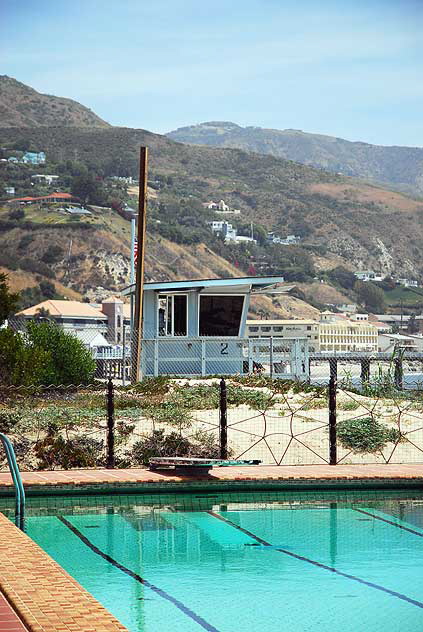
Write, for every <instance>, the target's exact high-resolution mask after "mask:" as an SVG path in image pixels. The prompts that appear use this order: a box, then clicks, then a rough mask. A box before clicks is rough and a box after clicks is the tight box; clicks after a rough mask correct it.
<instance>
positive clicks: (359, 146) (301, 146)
mask: <svg viewBox="0 0 423 632" xmlns="http://www.w3.org/2000/svg"><path fill="white" fill-rule="evenodd" d="M166 136H167V137H168V138H171V139H172V140H175V141H177V142H182V143H188V144H195V145H208V146H212V147H232V148H236V149H242V150H244V151H253V152H256V153H261V154H268V155H272V156H275V157H277V158H284V159H285V160H294V161H295V162H299V163H301V164H305V165H308V166H312V167H316V168H320V169H326V170H328V171H332V172H334V173H340V174H342V175H346V176H351V177H355V178H360V179H362V180H366V181H368V182H371V183H372V184H380V185H383V186H389V187H391V188H394V189H396V190H399V191H403V192H405V193H409V194H412V195H418V196H421V197H423V148H421V147H404V146H401V145H373V144H371V143H366V142H363V141H349V140H345V139H343V138H339V137H336V136H329V135H327V134H315V133H309V132H304V131H302V130H296V129H289V128H288V129H283V130H278V129H270V128H262V127H257V126H247V127H242V126H240V125H238V124H237V123H233V122H231V121H208V122H205V123H199V124H197V125H191V126H185V127H181V128H178V129H177V130H173V131H171V132H168V133H167V134H166Z"/></svg>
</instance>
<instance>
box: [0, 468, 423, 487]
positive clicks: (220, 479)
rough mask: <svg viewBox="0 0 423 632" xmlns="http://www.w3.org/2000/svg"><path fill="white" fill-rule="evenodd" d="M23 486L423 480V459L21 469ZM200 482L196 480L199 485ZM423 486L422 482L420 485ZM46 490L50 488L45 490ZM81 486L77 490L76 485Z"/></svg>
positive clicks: (0, 475)
mask: <svg viewBox="0 0 423 632" xmlns="http://www.w3.org/2000/svg"><path fill="white" fill-rule="evenodd" d="M22 480H23V483H24V486H25V487H26V488H27V489H28V491H31V490H37V489H38V490H42V489H43V488H48V487H50V486H52V487H56V488H57V487H64V488H66V487H67V486H72V487H74V486H76V487H84V490H86V489H87V488H88V487H89V488H91V487H92V491H95V488H96V487H97V486H98V491H99V493H101V492H102V491H104V489H103V488H104V486H107V485H110V486H111V487H116V488H119V487H120V486H124V485H126V484H128V485H130V486H131V487H134V490H135V489H136V488H137V487H138V486H140V488H141V489H142V491H145V489H146V487H144V485H146V484H147V487H148V490H149V491H150V492H155V491H159V490H160V491H161V490H162V489H163V488H166V487H168V486H169V487H171V488H172V489H173V490H174V489H175V487H177V485H175V483H176V484H178V483H182V484H183V488H184V489H189V487H190V484H192V485H195V484H198V483H201V482H204V483H206V484H216V486H217V487H218V486H219V484H220V483H231V482H233V483H248V482H249V481H251V482H254V483H263V484H265V483H270V482H279V483H280V484H281V485H283V483H284V482H285V483H295V482H300V483H303V484H304V483H310V484H313V483H315V484H318V483H320V482H321V483H322V484H324V483H331V482H333V483H335V484H336V483H337V482H339V483H342V482H345V483H346V482H357V483H360V482H366V483H367V484H371V483H372V481H374V482H375V483H381V482H382V483H383V482H390V481H398V482H403V483H404V484H405V485H406V484H407V482H409V483H411V482H414V483H419V482H421V483H422V485H423V463H419V464H407V465H393V464H387V465H386V464H371V465H336V466H333V465H282V466H277V465H257V466H243V467H215V468H213V469H212V470H210V472H209V473H208V474H207V473H195V474H186V473H181V472H176V471H174V470H168V471H160V472H158V471H155V472H150V471H149V470H148V469H141V468H139V469H135V468H132V469H126V470H123V469H122V470H119V469H116V470H107V469H98V470H68V471H64V470H55V471H43V472H22ZM195 486H197V485H195ZM5 487H6V488H8V487H12V479H11V476H10V474H9V473H8V472H0V493H1V490H2V488H3V490H4V488H5ZM225 487H226V485H225ZM181 488H182V485H181ZM422 489H423V487H422ZM45 491H46V492H47V489H46V490H45ZM75 491H76V492H77V491H78V490H77V489H76V490H75Z"/></svg>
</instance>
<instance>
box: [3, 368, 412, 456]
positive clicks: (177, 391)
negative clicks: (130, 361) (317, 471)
mask: <svg viewBox="0 0 423 632" xmlns="http://www.w3.org/2000/svg"><path fill="white" fill-rule="evenodd" d="M341 362H342V361H341ZM341 362H340V361H339V359H333V358H332V359H331V361H330V362H328V371H329V383H328V381H327V380H326V382H325V383H324V384H314V383H310V382H308V381H299V380H290V379H276V377H274V378H271V377H266V376H264V375H262V374H260V373H251V374H248V375H246V376H242V375H235V376H232V377H228V378H226V379H220V378H216V377H208V378H198V377H196V378H179V379H175V378H168V377H164V376H161V377H157V378H147V379H145V380H143V381H142V382H141V383H138V384H134V385H130V386H127V387H124V388H123V387H121V386H117V385H116V384H115V383H114V381H113V380H112V379H108V380H106V381H103V382H101V381H99V382H97V383H96V384H94V385H89V386H66V387H63V386H50V387H45V386H42V387H41V386H38V387H13V386H7V387H6V386H0V432H4V433H5V434H7V435H8V436H10V438H11V439H12V441H13V443H14V445H15V450H16V452H17V457H18V460H19V463H20V466H21V467H22V468H23V469H71V468H75V467H76V468H81V467H131V466H142V465H145V464H147V463H148V459H149V457H152V456H186V455H189V456H204V457H222V458H226V456H228V457H231V458H246V459H259V460H261V461H262V463H264V464H273V465H303V464H324V463H327V464H331V465H336V464H354V463H420V462H423V389H422V388H421V382H420V379H419V378H418V377H417V378H416V379H415V380H414V381H413V382H411V380H410V379H408V376H409V374H410V375H418V371H411V370H410V369H411V368H412V367H413V368H415V369H418V370H420V366H421V360H420V359H418V360H415V361H414V364H413V362H412V361H411V360H410V358H408V359H407V360H404V358H403V357H402V358H394V359H393V360H392V361H391V362H390V363H389V364H387V366H386V367H385V366H380V365H378V364H377V362H378V360H377V359H374V360H373V361H371V360H369V359H368V358H366V359H365V362H364V363H363V364H361V365H360V371H361V372H360V375H359V376H358V377H357V380H356V379H355V377H354V376H351V374H350V373H347V375H346V376H345V375H344V374H343V372H344V365H343V364H342V363H341ZM406 378H407V379H406ZM0 458H1V457H0ZM0 464H1V466H5V459H4V460H3V462H1V461H0Z"/></svg>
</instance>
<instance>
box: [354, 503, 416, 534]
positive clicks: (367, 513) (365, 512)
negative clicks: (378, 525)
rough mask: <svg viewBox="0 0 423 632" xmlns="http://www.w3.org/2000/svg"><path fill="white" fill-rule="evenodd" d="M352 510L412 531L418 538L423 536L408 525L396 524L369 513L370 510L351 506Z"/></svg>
mask: <svg viewBox="0 0 423 632" xmlns="http://www.w3.org/2000/svg"><path fill="white" fill-rule="evenodd" d="M352 510H353V511H358V513H362V514H365V515H366V516H371V517H372V518H375V519H376V520H381V521H382V522H386V523H387V524H390V525H392V526H393V527H397V529H402V530H403V531H408V532H409V533H414V535H418V536H419V537H420V538H423V533H419V532H418V531H415V530H414V529H411V528H410V527H405V526H404V525H402V524H398V523H397V522H393V521H392V520H388V519H387V518H382V516H377V515H376V514H372V513H370V511H366V510H365V509H356V508H355V507H353V508H352Z"/></svg>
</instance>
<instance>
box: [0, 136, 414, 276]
mask: <svg viewBox="0 0 423 632" xmlns="http://www.w3.org/2000/svg"><path fill="white" fill-rule="evenodd" d="M16 142H19V143H20V144H21V145H22V144H23V145H25V146H26V148H28V149H33V150H38V151H40V150H41V149H43V150H44V151H45V152H46V153H47V160H48V161H49V162H51V163H52V166H51V167H48V168H49V170H50V171H49V172H50V173H52V172H53V173H54V169H56V167H55V164H57V163H63V161H65V165H66V164H67V162H69V160H71V161H75V160H77V161H79V162H82V163H84V164H86V165H87V166H88V167H89V168H90V169H91V170H93V172H94V173H98V174H101V175H99V176H98V177H99V178H102V177H104V176H105V175H112V174H119V175H128V174H131V175H133V176H136V174H137V169H138V151H139V146H140V145H144V144H145V145H148V146H149V148H150V165H149V180H150V182H151V184H152V186H153V187H155V189H156V200H155V202H154V204H152V205H151V209H150V214H151V216H152V217H154V221H157V220H158V221H159V222H160V224H158V225H155V229H154V230H155V231H156V232H157V231H158V232H160V233H161V235H162V236H164V237H166V238H170V239H171V240H172V241H175V240H176V241H178V239H177V238H176V232H178V231H179V235H180V238H179V239H180V240H182V242H184V241H186V236H187V234H188V233H189V231H190V227H191V226H192V225H193V224H197V225H202V226H203V228H202V235H201V237H200V238H199V239H198V238H197V237H196V238H195V239H194V241H195V240H196V241H198V240H199V241H202V240H203V239H204V235H205V232H204V231H206V232H207V228H206V224H205V220H206V214H205V213H204V210H203V209H202V208H201V202H205V201H207V200H210V199H215V200H216V199H217V200H219V199H224V200H225V201H226V202H227V203H228V204H229V205H230V206H232V207H234V208H238V209H240V210H241V214H240V216H239V220H236V221H237V222H238V223H240V224H243V225H244V226H245V225H249V222H251V221H253V222H255V223H257V224H261V225H262V226H263V227H264V228H265V229H267V230H273V231H275V232H277V233H278V234H280V235H282V236H283V235H286V234H297V235H300V236H301V237H302V240H301V246H302V247H304V248H308V251H309V253H310V254H311V255H312V257H313V258H314V260H315V262H316V263H318V265H317V268H318V269H319V270H323V271H324V270H325V269H328V268H330V267H333V266H332V264H331V261H332V260H333V259H334V258H335V259H336V260H337V261H338V265H339V263H343V264H344V265H345V266H346V267H348V268H349V269H352V270H354V269H363V268H373V269H375V270H381V271H382V272H383V273H385V274H396V275H397V276H400V277H401V276H403V277H412V278H418V279H422V278H423V265H422V263H421V260H422V256H421V255H422V243H423V201H422V202H419V201H416V200H415V199H412V198H410V197H407V196H406V195H403V194H400V193H394V192H392V191H387V190H384V189H382V188H380V187H375V186H370V185H366V184H362V183H360V182H357V181H354V180H352V179H351V178H347V177H344V176H339V175H336V174H331V173H329V172H325V171H322V170H320V169H315V168H312V167H308V166H304V165H300V164H298V163H294V162H292V161H287V160H284V159H281V158H275V157H273V156H270V155H259V154H254V153H250V152H244V151H241V150H237V149H229V148H227V149H226V148H224V149H220V148H211V147H201V146H192V145H184V144H180V143H175V142H174V141H171V140H170V139H168V138H166V137H164V136H160V135H157V134H152V133H150V132H147V131H145V130H134V129H129V128H115V127H109V128H104V129H82V128H72V127H62V128H59V127H54V128H53V127H44V128H41V127H38V128H11V127H10V128H2V129H0V146H3V147H4V146H8V145H10V146H11V145H12V144H13V143H16ZM3 165H4V163H3ZM13 168H14V169H18V170H19V169H20V170H22V168H21V167H13ZM3 169H4V170H5V175H4V176H3V178H4V182H5V183H6V180H7V170H10V169H12V167H11V166H10V167H9V166H7V165H6V166H4V167H3ZM51 170H53V171H51ZM1 176H2V173H0V179H1ZM17 193H18V194H19V189H17ZM187 200H190V202H189V204H192V205H193V210H192V211H191V212H190V213H188V212H186V211H184V212H182V207H181V203H183V204H188V202H187ZM184 215H185V216H184ZM193 218H194V219H193ZM231 221H235V220H231ZM166 227H167V230H165V229H166ZM153 228H154V227H153ZM153 228H152V229H153ZM228 248H229V249H230V248H231V247H226V249H225V251H219V254H222V255H223V256H224V257H225V258H229V260H232V261H234V258H235V257H234V255H233V252H232V253H231V252H229V251H228ZM288 250H289V249H288ZM285 252H288V251H287V249H285ZM290 252H291V253H292V252H293V250H292V249H291V250H290ZM274 254H275V256H276V257H278V256H279V254H281V249H280V248H279V249H276V250H275V253H274ZM298 256H299V257H301V256H303V254H302V253H301V252H299V253H298ZM272 258H273V259H274V258H275V257H274V255H273V254H272ZM274 271H275V270H274ZM280 271H281V270H280V269H278V270H276V273H279V272H280ZM282 271H283V272H284V273H285V272H286V270H285V269H284V268H283V267H282ZM287 278H288V280H290V281H291V280H297V279H295V278H294V279H293V278H289V277H287ZM298 280H299V279H298Z"/></svg>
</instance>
